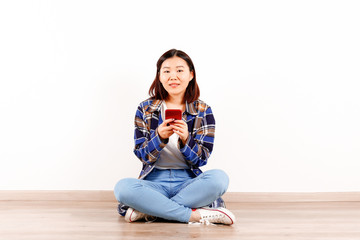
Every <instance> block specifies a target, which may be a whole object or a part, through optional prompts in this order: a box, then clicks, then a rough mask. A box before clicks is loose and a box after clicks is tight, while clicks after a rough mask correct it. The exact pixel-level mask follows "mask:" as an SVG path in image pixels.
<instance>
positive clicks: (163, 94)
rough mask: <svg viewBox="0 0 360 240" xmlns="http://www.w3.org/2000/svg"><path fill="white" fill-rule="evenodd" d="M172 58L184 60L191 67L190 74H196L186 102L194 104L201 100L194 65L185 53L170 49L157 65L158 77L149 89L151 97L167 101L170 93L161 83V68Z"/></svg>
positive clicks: (186, 96) (186, 93)
mask: <svg viewBox="0 0 360 240" xmlns="http://www.w3.org/2000/svg"><path fill="white" fill-rule="evenodd" d="M172 57H180V58H182V59H184V60H185V61H186V63H187V65H188V66H189V69H190V72H193V73H194V78H193V79H192V80H191V81H190V82H189V85H188V86H187V88H186V91H185V95H184V102H185V101H186V102H188V103H192V102H194V101H195V100H197V99H199V97H200V89H199V86H198V84H197V83H196V73H195V67H194V64H193V62H192V60H191V58H190V57H189V55H187V54H186V53H185V52H183V51H180V50H177V49H170V50H169V51H167V52H166V53H164V54H163V55H162V56H161V57H160V58H159V60H158V61H157V63H156V77H155V80H154V81H153V83H152V84H151V86H150V89H149V95H150V97H153V98H155V99H159V100H165V99H166V98H167V97H168V92H167V91H166V90H165V88H164V87H163V85H162V84H161V82H160V68H161V65H162V64H163V62H164V61H165V60H166V59H168V58H172Z"/></svg>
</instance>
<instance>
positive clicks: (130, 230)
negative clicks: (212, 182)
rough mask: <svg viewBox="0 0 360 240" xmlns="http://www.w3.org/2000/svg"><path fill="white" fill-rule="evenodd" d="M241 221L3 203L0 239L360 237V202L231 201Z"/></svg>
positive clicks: (93, 205)
mask: <svg viewBox="0 0 360 240" xmlns="http://www.w3.org/2000/svg"><path fill="white" fill-rule="evenodd" d="M227 207H228V208H229V209H230V210H231V211H233V212H234V214H235V215H236V217H237V223H236V224H235V225H232V226H224V225H209V226H206V225H189V224H183V223H170V222H154V223H145V222H136V223H126V222H125V221H124V219H123V217H121V216H119V215H118V214H117V212H116V203H115V202H111V201H110V202H109V201H108V202H86V201H8V200H7V201H4V200H2V201H0V239H1V240H13V239H14V240H15V239H16V240H21V239H36V240H41V239H46V240H52V239H63V240H65V239H77V240H82V239H86V240H91V239H103V240H106V239H142V240H143V239H177V240H180V239H190V238H196V239H229V240H230V239H236V240H239V239H246V240H255V239H259V240H260V239H261V240H262V239H264V240H265V239H266V240H283V239H291V240H296V239H307V240H308V239H319V240H320V239H321V240H327V239H331V240H345V239H347V240H350V239H351V240H359V239H360V202H307V203H301V202H292V203H284V202H282V203H265V202H260V203H259V202H257V203H243V202H241V203H236V202H235V203H232V202H230V203H228V204H227Z"/></svg>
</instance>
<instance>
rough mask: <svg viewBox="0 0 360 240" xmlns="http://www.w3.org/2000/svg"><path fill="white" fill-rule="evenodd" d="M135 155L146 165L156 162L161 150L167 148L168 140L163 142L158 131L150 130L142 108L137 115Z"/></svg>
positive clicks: (139, 108)
mask: <svg viewBox="0 0 360 240" xmlns="http://www.w3.org/2000/svg"><path fill="white" fill-rule="evenodd" d="M134 140H135V148H134V153H135V155H136V156H137V157H138V158H139V159H140V160H141V161H142V162H143V163H146V164H151V163H154V162H156V160H157V159H158V158H159V156H160V152H161V150H162V149H163V148H164V147H165V146H166V143H167V142H166V140H164V141H162V140H161V139H160V136H159V134H158V133H157V129H155V130H150V127H148V125H147V124H146V121H145V119H144V113H143V111H142V108H141V106H139V107H138V109H137V111H136V115H135V132H134Z"/></svg>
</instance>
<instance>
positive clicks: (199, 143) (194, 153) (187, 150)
mask: <svg viewBox="0 0 360 240" xmlns="http://www.w3.org/2000/svg"><path fill="white" fill-rule="evenodd" d="M199 117H200V118H201V117H202V119H201V124H200V127H199V128H198V129H196V131H195V134H194V135H192V134H189V137H188V139H187V142H186V144H185V145H183V146H182V145H180V151H181V153H182V154H183V156H184V157H185V159H186V160H187V161H188V162H189V164H191V165H194V166H196V167H201V166H204V165H206V163H207V160H208V159H209V157H210V155H211V152H212V150H213V146H214V138H215V118H214V115H213V113H212V111H211V108H210V107H207V109H206V110H205V111H204V112H203V116H199Z"/></svg>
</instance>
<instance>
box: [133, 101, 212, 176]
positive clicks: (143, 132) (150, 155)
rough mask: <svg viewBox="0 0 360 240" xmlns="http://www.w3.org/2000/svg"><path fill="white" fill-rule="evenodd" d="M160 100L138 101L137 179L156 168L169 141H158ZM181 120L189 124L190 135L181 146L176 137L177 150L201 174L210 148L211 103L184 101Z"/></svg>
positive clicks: (196, 173) (160, 117)
mask: <svg viewBox="0 0 360 240" xmlns="http://www.w3.org/2000/svg"><path fill="white" fill-rule="evenodd" d="M162 103H163V101H161V100H154V99H148V100H146V101H143V102H142V103H140V105H139V107H138V109H137V111H136V115H135V134H134V138H135V148H134V153H135V155H136V156H137V157H138V158H139V159H140V160H141V161H142V163H143V168H142V171H141V173H140V176H139V178H140V179H143V178H144V177H145V176H146V175H147V174H148V173H149V172H151V170H152V169H153V168H154V167H155V163H156V161H157V160H158V159H159V157H160V154H161V150H162V149H163V148H164V147H165V146H166V144H167V142H168V140H165V141H161V139H160V136H159V135H158V132H157V130H156V129H157V127H158V126H159V125H160V124H161V123H162V122H163V120H162V119H163V118H162V116H161V105H162ZM183 120H184V121H185V122H186V123H187V125H188V130H189V137H188V139H187V142H186V144H185V145H184V144H183V143H182V142H181V140H180V139H179V143H178V146H179V149H180V152H181V153H182V154H183V156H184V159H185V160H186V162H187V164H188V165H189V167H190V169H191V170H192V172H193V173H194V174H195V175H196V176H198V175H199V174H201V170H200V169H199V167H201V166H204V165H205V164H206V163H207V160H208V159H209V157H210V154H211V152H212V150H213V144H214V134H215V119H214V116H213V113H212V111H211V108H210V106H208V105H206V103H204V102H203V101H201V100H197V101H195V102H193V103H190V104H189V103H186V108H185V112H184V113H183Z"/></svg>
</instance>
